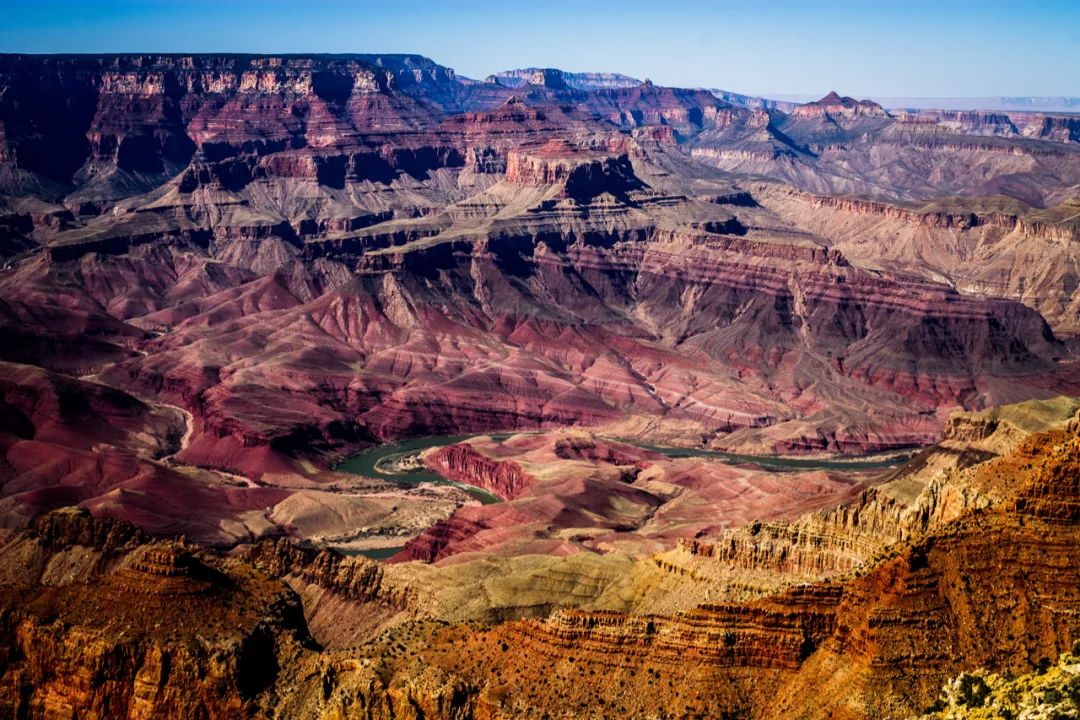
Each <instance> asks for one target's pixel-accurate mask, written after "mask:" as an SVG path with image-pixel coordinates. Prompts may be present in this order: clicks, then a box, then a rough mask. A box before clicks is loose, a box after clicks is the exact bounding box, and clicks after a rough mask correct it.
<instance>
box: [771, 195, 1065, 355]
mask: <svg viewBox="0 0 1080 720" xmlns="http://www.w3.org/2000/svg"><path fill="white" fill-rule="evenodd" d="M762 197H763V202H765V203H766V204H767V205H768V206H769V207H770V208H772V209H775V210H776V211H777V212H779V213H780V214H782V215H783V216H784V217H785V218H788V219H789V220H790V221H791V222H792V223H793V224H795V225H796V226H798V227H800V228H803V229H805V230H808V231H811V232H813V233H815V234H817V235H820V236H821V237H826V238H829V240H830V242H831V244H832V245H833V246H834V247H835V248H837V249H838V250H840V251H841V252H843V253H844V255H845V257H848V258H849V259H851V260H852V261H853V262H858V263H860V264H864V265H870V266H877V267H883V268H886V269H890V270H897V271H899V270H901V269H903V271H904V272H908V273H911V272H917V273H919V274H921V275H923V276H924V277H927V278H933V279H941V280H945V281H947V282H949V283H950V284H952V285H953V286H954V287H956V288H957V289H959V290H960V291H962V292H965V293H973V294H974V293H978V294H985V295H995V296H999V297H1012V298H1016V299H1018V300H1020V301H1021V302H1023V303H1025V304H1027V305H1028V306H1030V307H1033V308H1035V309H1037V310H1038V311H1039V312H1040V313H1042V314H1043V315H1044V316H1045V317H1046V318H1047V319H1048V320H1049V321H1050V323H1051V324H1052V325H1053V326H1054V328H1055V330H1058V331H1060V332H1062V333H1063V334H1072V333H1074V332H1075V331H1076V329H1077V322H1078V321H1077V318H1078V317H1080V309H1078V308H1077V306H1076V283H1077V278H1078V277H1080V269H1078V264H1077V263H1078V260H1077V250H1076V248H1077V238H1078V237H1080V234H1078V232H1080V230H1078V228H1077V225H1076V223H1075V221H1073V220H1069V219H1068V218H1070V217H1072V216H1074V215H1075V204H1074V203H1064V204H1062V205H1060V206H1056V207H1052V208H1046V209H1043V210H1034V209H1031V208H1024V207H1023V206H1021V205H1018V204H1017V203H1015V202H1009V201H1008V200H1006V199H1004V198H986V199H984V200H981V201H963V200H959V199H954V200H952V201H948V202H939V203H931V204H928V205H923V206H919V205H896V204H890V203H881V202H873V201H868V200H863V199H855V198H837V197H821V196H804V195H800V194H797V193H795V194H793V193H790V192H788V191H783V190H780V189H774V190H769V191H768V192H766V193H763V195H762ZM766 198H767V199H766Z"/></svg>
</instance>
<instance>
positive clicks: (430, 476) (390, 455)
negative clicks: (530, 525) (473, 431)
mask: <svg viewBox="0 0 1080 720" xmlns="http://www.w3.org/2000/svg"><path fill="white" fill-rule="evenodd" d="M471 437H478V436H477V435H447V436H444V437H429V438H416V439H414V440H404V441H402V442H399V443H391V444H387V445H379V446H378V447H373V448H370V449H368V450H365V451H364V452H362V453H360V454H359V455H353V456H352V457H351V458H349V459H348V460H346V461H345V462H343V463H341V464H340V465H338V466H337V469H338V470H339V471H341V472H347V473H351V474H353V475H364V476H365V477H374V478H381V479H383V480H389V481H390V482H392V483H395V484H396V485H399V486H400V487H416V486H418V485H422V484H424V483H430V484H432V485H453V486H454V487H458V488H461V489H462V490H464V491H465V492H467V493H469V494H470V495H472V496H473V497H474V498H476V499H477V500H479V501H480V502H482V503H483V504H484V505H491V504H492V503H497V502H499V498H498V497H496V496H495V495H492V494H491V493H489V492H488V491H486V490H481V489H480V488H477V487H472V486H471V485H465V484H463V483H458V482H453V481H451V480H447V479H446V478H444V477H443V476H442V475H439V474H438V473H436V472H432V471H431V470H428V469H427V468H423V469H416V470H407V471H399V470H395V469H394V468H393V462H394V461H395V460H398V459H400V458H403V457H405V456H407V455H418V454H420V453H422V452H423V451H425V450H427V449H429V448H435V447H443V446H444V445H453V444H454V443H459V442H462V441H464V440H468V439H469V438H471ZM492 437H495V438H499V437H509V436H508V435H492Z"/></svg>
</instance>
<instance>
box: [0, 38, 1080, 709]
mask: <svg viewBox="0 0 1080 720" xmlns="http://www.w3.org/2000/svg"><path fill="white" fill-rule="evenodd" d="M1077 123H1078V120H1077V118H1076V116H1074V115H1069V114H1067V113H1042V112H1035V111H1031V110H1023V111H1014V110H1003V109H991V110H951V109H948V108H945V109H925V110H923V109H919V110H914V109H908V110H892V109H886V108H884V107H882V105H879V104H878V103H875V102H873V101H870V100H864V99H856V98H851V97H847V96H843V95H841V94H840V93H836V92H832V93H829V94H828V95H826V96H825V97H823V98H821V99H820V100H817V101H814V102H809V103H802V104H796V103H785V102H773V101H767V100H764V99H761V98H754V97H751V96H746V95H739V94H737V93H728V92H723V91H710V90H706V89H701V88H677V87H665V86H662V85H657V84H654V83H653V82H651V81H649V80H643V81H639V80H637V79H635V78H633V77H630V76H627V75H622V74H619V73H591V72H581V73H571V72H565V71H562V70H559V69H555V68H525V69H520V70H510V71H501V72H494V73H492V74H491V75H489V76H487V77H485V79H483V80H473V79H470V78H465V77H461V76H459V75H458V74H457V73H455V72H454V70H452V69H450V68H448V67H445V66H442V65H439V64H438V63H436V62H435V61H433V60H430V59H428V58H425V57H422V56H419V55H389V54H387V55H375V54H350V55H282V56H272V55H229V54H215V55H198V54H196V55H175V54H145V55H99V56H96V55H13V54H7V55H0V337H2V342H0V608H2V612H0V633H2V634H3V636H4V642H3V644H2V646H3V650H2V651H0V675H3V677H4V683H3V684H2V690H0V716H11V717H61V716H63V717H68V716H78V717H83V716H88V717H89V716H96V717H106V716H108V717H130V718H141V717H162V716H174V717H208V718H232V717H268V718H269V717H278V718H284V717H325V718H341V717H353V716H364V717H373V718H382V717H386V718H390V717H395V718H410V717H416V718H420V717H424V718H451V717H453V718H470V717H475V718H501V717H505V718H512V717H513V718H518V717H538V718H539V717H567V718H570V717H612V716H618V717H641V718H658V717H687V718H691V717H729V718H743V717H745V718H761V719H763V720H764V719H766V718H774V717H777V718H778V717H792V716H794V717H806V718H811V717H843V718H871V717H908V716H915V715H920V714H924V713H930V712H938V711H941V710H942V708H943V707H944V705H941V706H940V707H937V708H936V709H935V706H934V702H935V699H936V698H937V695H938V693H939V692H941V691H942V688H943V687H945V688H946V693H948V692H950V691H948V688H949V687H954V686H955V683H956V682H960V681H959V680H953V678H956V677H967V676H966V675H962V674H963V673H971V672H974V671H976V670H980V669H981V671H984V672H990V673H998V674H1001V675H1002V676H1003V677H1004V674H1009V673H1011V674H1014V675H1022V674H1023V673H1029V672H1032V671H1034V670H1035V669H1036V668H1038V667H1049V666H1050V665H1052V664H1056V663H1058V658H1059V657H1061V658H1063V659H1062V660H1061V668H1062V669H1059V670H1057V671H1055V672H1056V674H1055V675H1054V678H1059V677H1065V676H1067V674H1068V673H1069V672H1072V671H1071V670H1070V669H1069V668H1071V667H1072V665H1070V664H1069V663H1070V662H1072V661H1070V660H1069V659H1068V658H1069V657H1072V656H1070V655H1068V654H1067V652H1068V651H1069V650H1070V649H1071V648H1072V647H1073V645H1072V643H1073V642H1074V641H1076V640H1078V639H1080V632H1078V630H1080V628H1078V626H1077V625H1078V624H1077V620H1076V618H1077V617H1080V615H1078V612H1077V611H1078V609H1080V597H1078V596H1077V588H1078V587H1080V578H1078V577H1077V569H1078V568H1080V557H1077V551H1076V547H1078V545H1077V540H1078V539H1080V538H1078V537H1077V527H1078V525H1077V523H1078V521H1080V510H1078V507H1080V505H1078V503H1080V487H1078V486H1077V482H1078V479H1080V455H1078V453H1080V439H1078V432H1080V425H1078V423H1080V415H1078V411H1080V401H1078V400H1077V399H1076V398H1077V397H1080V358H1078V352H1080V293H1078V287H1080V285H1078V282H1080V281H1078V278H1080V194H1078V191H1077V188H1080V134H1078V133H1080V125H1078V124H1077ZM424 439H427V440H429V441H430V442H425V441H424ZM379 447H383V449H384V450H386V452H385V453H384V457H383V459H382V460H380V461H379V462H378V463H374V464H372V465H371V466H370V467H368V465H365V464H356V462H355V460H356V458H359V457H362V454H363V453H364V452H371V451H372V449H373V448H379ZM394 448H398V449H397V450H394ZM864 456H868V457H864ZM348 458H353V461H350V462H343V461H346V460H347V459H348ZM800 463H801V464H800ZM357 467H363V468H364V469H363V470H362V471H357V470H356V468H357ZM480 491H483V492H480ZM480 499H482V500H483V501H482V502H481V501H479V500H480ZM1044 661H1045V662H1044ZM980 677H981V676H980ZM963 682H968V681H967V680H965V681H963ZM993 682H995V683H996V682H998V680H994V681H993ZM1002 682H1003V681H1002ZM1009 682H1012V681H1011V680H1010V681H1009ZM1017 682H1020V681H1017ZM1025 682H1026V681H1025ZM1055 682H1056V680H1055ZM1063 682H1064V681H1063ZM950 683H953V684H952V685H950ZM1027 684H1030V683H1027ZM1027 684H1025V685H1024V686H1025V687H1027ZM994 687H998V686H997V685H994ZM949 697H951V698H953V700H951V701H950V702H953V701H955V697H954V696H949ZM957 702H958V701H957ZM957 702H953V705H954V706H955V705H956V704H957ZM965 702H966V701H965ZM1002 702H1004V701H1002ZM1010 702H1011V701H1010ZM950 707H951V706H950Z"/></svg>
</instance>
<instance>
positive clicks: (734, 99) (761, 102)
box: [709, 88, 799, 113]
mask: <svg viewBox="0 0 1080 720" xmlns="http://www.w3.org/2000/svg"><path fill="white" fill-rule="evenodd" d="M709 92H711V93H712V94H713V95H715V96H716V97H718V98H720V99H721V100H723V101H724V102H727V103H731V104H732V105H737V106H738V107H745V108H751V109H753V110H780V111H781V112H786V113H788V112H791V111H792V110H794V109H795V106H796V105H798V104H799V103H797V102H792V101H789V100H777V99H774V98H764V97H759V96H757V95H744V94H742V93H737V92H732V91H730V90H721V89H720V88H709Z"/></svg>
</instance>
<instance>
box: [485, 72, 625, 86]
mask: <svg viewBox="0 0 1080 720" xmlns="http://www.w3.org/2000/svg"><path fill="white" fill-rule="evenodd" d="M553 76H559V77H561V79H562V81H563V82H564V83H565V84H566V85H567V86H568V87H571V88H573V89H574V90H610V89H618V88H631V87H637V86H638V85H641V82H642V81H641V80H638V79H637V78H634V77H630V76H629V75H623V74H622V73H601V72H580V73H574V72H566V71H565V70H556V69H554V68H521V69H518V70H504V71H502V72H497V73H495V74H493V75H489V76H488V77H487V78H486V80H487V82H497V83H498V84H500V85H505V86H506V87H521V86H522V85H530V84H531V85H544V84H546V83H545V82H544V80H545V79H547V80H548V81H549V82H550V79H551V78H552V77H553Z"/></svg>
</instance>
